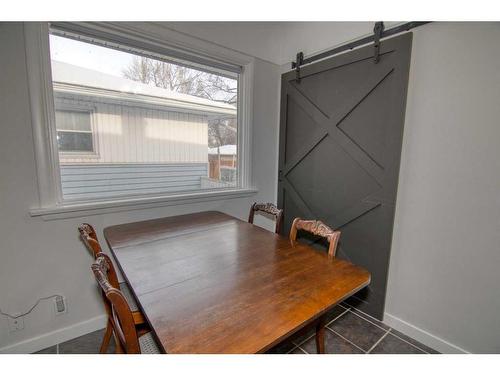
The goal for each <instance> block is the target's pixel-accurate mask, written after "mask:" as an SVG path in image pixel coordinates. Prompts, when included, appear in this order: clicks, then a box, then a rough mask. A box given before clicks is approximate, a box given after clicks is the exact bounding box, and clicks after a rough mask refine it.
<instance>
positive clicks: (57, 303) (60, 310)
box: [54, 296, 68, 315]
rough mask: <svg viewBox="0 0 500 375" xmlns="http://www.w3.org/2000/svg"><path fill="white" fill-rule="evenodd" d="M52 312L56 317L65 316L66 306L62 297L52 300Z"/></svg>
mask: <svg viewBox="0 0 500 375" xmlns="http://www.w3.org/2000/svg"><path fill="white" fill-rule="evenodd" d="M54 312H55V314H56V315H60V314H66V313H67V312H68V306H67V305H66V298H65V297H63V296H56V297H55V298H54Z"/></svg>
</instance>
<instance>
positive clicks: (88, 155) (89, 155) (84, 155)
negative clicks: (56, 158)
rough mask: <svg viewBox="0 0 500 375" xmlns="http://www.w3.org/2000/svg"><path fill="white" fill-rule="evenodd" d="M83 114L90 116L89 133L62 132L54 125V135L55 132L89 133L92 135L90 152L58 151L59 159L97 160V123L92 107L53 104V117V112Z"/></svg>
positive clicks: (94, 110)
mask: <svg viewBox="0 0 500 375" xmlns="http://www.w3.org/2000/svg"><path fill="white" fill-rule="evenodd" d="M57 111H62V112H83V113H88V114H89V116H90V131H87V132H85V131H78V130H64V129H57V123H56V135H57V132H68V133H69V132H74V133H91V134H92V151H59V155H60V157H63V158H64V157H69V158H80V159H98V158H99V135H98V131H97V123H96V116H95V113H96V108H95V107H94V106H86V105H81V104H68V103H62V104H59V105H56V104H55V103H54V115H55V112H57ZM58 149H59V146H58Z"/></svg>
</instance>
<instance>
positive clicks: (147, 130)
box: [52, 61, 236, 200]
mask: <svg viewBox="0 0 500 375" xmlns="http://www.w3.org/2000/svg"><path fill="white" fill-rule="evenodd" d="M52 75H53V81H54V101H55V109H56V128H57V139H58V144H59V152H60V164H61V180H62V191H63V196H64V198H65V199H79V200H81V199H94V198H107V197H110V196H116V195H131V194H155V193H164V192H175V191H186V190H197V189H200V188H209V187H220V186H221V185H220V181H218V180H223V181H224V183H223V186H227V184H228V183H229V184H234V183H235V181H236V146H235V145H230V146H223V147H221V150H222V151H221V153H220V154H221V155H220V157H219V156H217V152H215V156H216V159H217V165H216V166H215V164H214V163H215V162H214V160H215V159H214V150H213V149H209V147H208V123H209V121H213V120H217V119H228V118H234V117H236V108H235V107H233V106H232V105H229V104H225V103H221V102H216V101H211V100H208V99H203V98H199V97H195V96H191V95H186V94H179V93H175V92H171V91H168V90H165V89H162V88H159V87H153V86H150V85H146V84H143V83H140V82H136V81H132V80H129V79H126V78H120V77H115V76H112V75H108V74H104V73H101V72H97V71H93V70H90V69H85V68H81V67H78V66H74V65H70V64H67V63H62V62H58V61H52ZM227 151H229V152H227ZM219 160H220V161H219ZM209 161H210V163H211V164H210V166H212V164H213V165H214V166H213V167H210V168H209ZM219 167H220V169H219ZM209 171H212V172H211V173H210V172H209Z"/></svg>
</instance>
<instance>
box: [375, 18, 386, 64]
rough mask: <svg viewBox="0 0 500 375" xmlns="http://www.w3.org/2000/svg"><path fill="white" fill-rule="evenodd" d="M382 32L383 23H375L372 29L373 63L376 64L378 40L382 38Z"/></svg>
mask: <svg viewBox="0 0 500 375" xmlns="http://www.w3.org/2000/svg"><path fill="white" fill-rule="evenodd" d="M383 32H384V23H383V22H375V27H374V28H373V34H374V35H373V49H374V51H373V53H374V56H373V61H374V62H375V64H378V62H379V61H380V38H382V33H383Z"/></svg>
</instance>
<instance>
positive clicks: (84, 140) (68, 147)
mask: <svg viewBox="0 0 500 375" xmlns="http://www.w3.org/2000/svg"><path fill="white" fill-rule="evenodd" d="M56 129H57V144H58V147H59V151H60V152H77V153H91V154H93V153H94V141H93V139H92V124H91V113H90V112H83V111H63V110H56Z"/></svg>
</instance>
